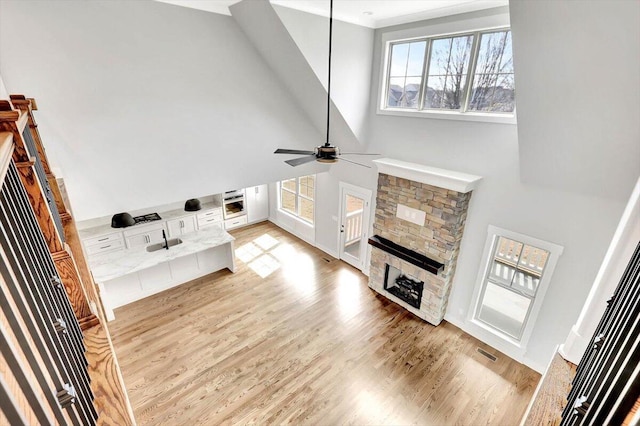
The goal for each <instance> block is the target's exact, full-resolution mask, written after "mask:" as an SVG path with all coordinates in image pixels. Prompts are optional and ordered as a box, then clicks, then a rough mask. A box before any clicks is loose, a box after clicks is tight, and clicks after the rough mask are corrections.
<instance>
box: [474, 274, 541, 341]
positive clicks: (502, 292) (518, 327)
mask: <svg viewBox="0 0 640 426" xmlns="http://www.w3.org/2000/svg"><path fill="white" fill-rule="evenodd" d="M530 304H531V299H529V298H528V297H525V296H522V295H520V294H518V293H515V292H513V291H511V290H508V289H506V288H504V287H501V286H499V285H496V284H493V283H492V282H487V284H486V288H485V291H484V296H483V298H482V300H481V302H480V309H479V313H478V316H477V318H478V319H479V320H480V321H482V322H484V323H486V324H488V325H490V326H492V327H494V328H496V329H497V330H499V331H502V332H503V333H505V334H508V335H509V336H511V337H513V338H516V339H520V336H521V333H522V328H523V326H524V322H525V319H526V317H527V312H528V311H529V305H530Z"/></svg>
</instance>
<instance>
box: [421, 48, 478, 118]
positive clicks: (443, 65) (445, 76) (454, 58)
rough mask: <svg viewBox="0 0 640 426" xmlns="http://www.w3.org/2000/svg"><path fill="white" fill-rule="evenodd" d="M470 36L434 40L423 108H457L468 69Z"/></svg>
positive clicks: (461, 101)
mask: <svg viewBox="0 0 640 426" xmlns="http://www.w3.org/2000/svg"><path fill="white" fill-rule="evenodd" d="M472 45H473V36H464V37H452V38H442V39H438V40H433V42H432V43H431V58H430V61H429V76H428V80H427V94H426V95H427V96H426V97H425V108H439V109H453V110H459V109H460V108H461V107H462V105H464V87H465V84H466V82H467V74H468V71H469V59H470V57H471V47H472Z"/></svg>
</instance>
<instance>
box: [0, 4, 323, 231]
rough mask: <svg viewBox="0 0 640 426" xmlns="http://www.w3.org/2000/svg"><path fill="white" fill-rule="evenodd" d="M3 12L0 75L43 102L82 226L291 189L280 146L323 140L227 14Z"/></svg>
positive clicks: (113, 8) (44, 125)
mask: <svg viewBox="0 0 640 426" xmlns="http://www.w3.org/2000/svg"><path fill="white" fill-rule="evenodd" d="M0 12H1V13H0V60H1V62H0V73H1V74H2V77H3V79H4V82H5V84H6V85H7V88H8V89H9V91H10V92H12V93H14V92H15V93H24V94H25V95H27V96H30V97H35V98H36V99H37V101H38V106H39V110H38V111H37V113H36V116H37V120H38V123H39V125H40V127H39V129H40V132H41V133H42V136H43V139H44V140H45V142H46V145H47V149H48V151H47V152H48V154H49V155H50V157H51V159H52V162H53V163H54V166H56V167H57V168H58V169H59V170H61V171H62V173H63V174H64V178H65V183H66V185H67V188H68V191H69V194H70V198H71V200H72V202H73V211H74V213H75V217H76V219H77V220H83V219H89V218H94V217H99V216H108V215H111V214H113V213H116V212H119V211H130V210H137V209H141V208H145V207H149V206H154V205H161V204H167V203H171V202H178V201H184V200H185V199H188V198H192V197H194V196H201V195H206V194H211V193H217V192H221V191H224V190H228V189H232V188H235V187H246V186H251V185H256V184H261V183H265V182H270V181H276V180H279V179H283V178H286V177H289V176H290V175H291V173H292V168H291V167H290V166H288V165H287V164H284V163H283V161H282V160H283V159H282V158H280V157H277V156H275V155H273V154H272V153H273V151H274V149H275V148H276V147H282V146H285V147H286V146H296V145H297V144H301V141H310V143H312V146H313V145H315V142H316V141H319V140H323V139H324V136H323V134H322V133H320V132H318V131H317V130H316V128H315V127H314V126H313V125H312V123H310V121H309V120H308V118H307V117H306V115H305V114H304V113H303V112H301V110H300V108H298V106H297V105H296V104H295V101H294V100H293V99H292V97H291V96H290V95H289V94H288V92H287V91H286V90H283V87H282V85H281V82H280V81H279V80H278V78H276V77H275V76H274V75H273V73H272V72H271V70H270V69H269V67H268V66H267V65H266V64H265V63H264V61H263V60H262V59H261V57H260V56H259V55H258V54H257V53H256V51H255V49H254V47H253V46H252V45H251V44H250V43H249V41H248V40H247V39H246V37H245V36H244V34H243V33H242V32H241V31H240V30H239V29H238V26H237V25H236V23H235V22H234V20H233V18H231V17H229V16H223V15H217V14H213V13H208V12H203V11H197V10H193V9H187V8H182V7H177V6H172V5H167V4H163V3H158V2H152V1H145V2H142V1H139V2H130V1H89V2H49V1H29V2H23V1H11V0H7V1H5V0H3V1H2V2H0ZM310 167H311V168H313V167H312V166H310Z"/></svg>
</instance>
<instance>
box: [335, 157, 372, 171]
mask: <svg viewBox="0 0 640 426" xmlns="http://www.w3.org/2000/svg"><path fill="white" fill-rule="evenodd" d="M340 161H346V162H347V163H353V164H357V165H358V166H362V167H366V168H367V169H370V168H371V166H367V165H366V164H362V163H356V162H355V161H351V160H347V159H346V158H340Z"/></svg>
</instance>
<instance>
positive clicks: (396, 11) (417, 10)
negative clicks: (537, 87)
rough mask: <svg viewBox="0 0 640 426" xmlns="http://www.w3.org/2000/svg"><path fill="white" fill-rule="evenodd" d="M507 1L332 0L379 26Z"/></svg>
mask: <svg viewBox="0 0 640 426" xmlns="http://www.w3.org/2000/svg"><path fill="white" fill-rule="evenodd" d="M157 1H161V2H163V3H171V4H175V5H178V6H184V7H190V8H193V9H200V10H206V11H209V12H214V13H221V14H225V15H229V14H230V13H229V6H231V5H233V4H235V3H238V2H239V1H240V0H157ZM250 1H256V0H250ZM271 3H272V4H275V5H278V6H283V7H288V8H291V9H297V10H301V11H303V12H308V13H313V14H315V15H322V16H328V14H329V0H271ZM508 4H509V1H508V0H335V2H334V6H333V11H334V17H335V18H336V19H339V20H341V21H345V22H351V23H353V24H358V25H362V26H365V27H370V28H381V27H387V26H390V25H397V24H405V23H408V22H415V21H420V20H423V19H431V18H437V17H440V16H446V15H454V14H456V13H464V12H472V11H475V10H481V9H489V8H492V7H499V6H507V5H508Z"/></svg>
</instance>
